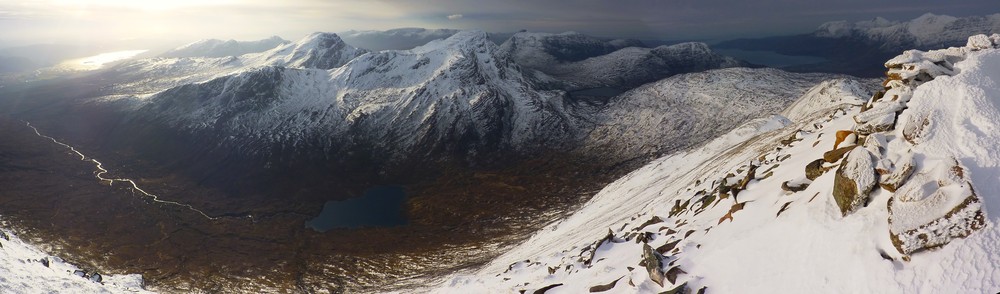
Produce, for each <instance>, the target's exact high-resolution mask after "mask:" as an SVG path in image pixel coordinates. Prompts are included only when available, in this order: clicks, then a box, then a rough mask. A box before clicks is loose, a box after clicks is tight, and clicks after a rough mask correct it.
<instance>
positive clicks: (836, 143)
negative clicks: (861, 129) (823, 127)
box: [833, 130, 854, 149]
mask: <svg viewBox="0 0 1000 294" xmlns="http://www.w3.org/2000/svg"><path fill="white" fill-rule="evenodd" d="M853 134H854V132H852V131H846V130H840V131H837V140H835V141H834V142H833V149H837V147H838V146H840V143H843V142H844V140H845V139H847V137H848V136H850V135H853Z"/></svg>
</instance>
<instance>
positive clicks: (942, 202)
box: [886, 159, 986, 258]
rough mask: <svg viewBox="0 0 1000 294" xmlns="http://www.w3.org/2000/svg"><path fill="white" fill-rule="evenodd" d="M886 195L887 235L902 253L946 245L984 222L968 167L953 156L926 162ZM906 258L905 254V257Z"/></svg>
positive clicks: (970, 232)
mask: <svg viewBox="0 0 1000 294" xmlns="http://www.w3.org/2000/svg"><path fill="white" fill-rule="evenodd" d="M925 167H929V168H928V169H929V170H923V171H921V173H919V174H916V175H913V176H912V178H911V179H909V180H908V181H907V182H906V183H905V184H903V186H902V187H900V189H899V190H898V191H896V193H895V194H893V197H892V198H890V199H889V202H888V203H887V206H886V207H887V209H888V211H889V239H890V240H891V241H892V244H893V246H894V247H896V250H897V251H899V252H900V253H902V254H913V253H917V252H920V251H924V250H928V249H933V248H937V247H941V246H944V245H947V244H948V243H950V242H951V241H952V240H954V239H958V238H965V237H967V236H969V235H970V234H972V233H973V232H975V231H977V230H980V229H982V228H983V227H984V226H986V219H985V215H984V214H983V211H982V203H981V202H980V199H979V196H978V195H977V194H976V191H975V189H973V187H972V183H970V182H969V180H968V178H967V177H966V174H967V171H966V170H965V169H964V168H962V167H961V166H960V165H959V164H958V162H957V161H955V160H954V159H950V160H945V161H944V162H937V164H935V163H934V162H929V163H926V165H925V166H924V167H921V168H922V169H923V168H925ZM904 258H905V257H904Z"/></svg>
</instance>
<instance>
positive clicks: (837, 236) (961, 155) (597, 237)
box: [427, 35, 1000, 293]
mask: <svg viewBox="0 0 1000 294" xmlns="http://www.w3.org/2000/svg"><path fill="white" fill-rule="evenodd" d="M998 48H1000V35H993V36H984V35H978V36H973V37H971V38H969V42H968V45H966V46H964V47H955V48H948V49H943V50H935V51H929V52H921V51H915V50H911V51H907V52H904V53H903V54H902V55H900V56H899V57H896V58H893V59H892V60H890V61H888V62H887V63H886V64H885V65H886V67H887V68H888V72H887V79H886V80H885V83H884V91H880V92H878V93H874V94H872V93H865V92H864V91H863V90H862V89H864V88H865V87H863V86H861V85H858V84H856V82H852V81H848V80H831V81H827V82H824V83H821V84H820V85H817V86H816V87H815V88H813V89H812V90H811V91H809V92H808V93H807V94H805V95H804V96H803V97H801V98H800V99H799V100H798V101H797V102H795V103H794V104H792V105H791V106H790V107H789V108H788V109H786V110H785V111H784V112H783V113H781V115H775V116H772V117H771V118H768V119H760V120H754V121H750V122H748V123H747V124H745V125H744V126H742V127H740V128H737V129H735V130H733V131H732V132H730V133H729V134H727V135H724V136H722V137H720V138H718V139H715V140H714V141H712V142H710V143H708V144H706V145H704V146H702V147H700V148H696V149H692V150H690V151H687V152H681V153H676V154H673V155H669V156H666V157H663V158H660V159H658V160H655V161H653V162H651V163H649V164H648V165H646V166H645V167H642V168H640V169H638V170H636V171H634V172H632V173H631V174H629V175H627V176H625V177H623V178H621V179H619V180H618V181H616V182H615V183H612V184H611V185H608V186H607V187H605V188H604V189H603V190H602V191H600V192H599V193H598V194H597V195H596V196H595V197H594V198H593V199H592V200H591V201H589V202H588V203H587V204H586V205H585V206H584V207H582V208H581V209H580V210H579V211H578V212H576V213H575V214H574V215H572V216H570V217H568V218H567V219H565V220H562V221H560V222H557V223H553V224H551V225H549V226H548V227H546V228H545V229H543V230H541V231H539V232H537V233H536V234H535V235H534V236H533V237H532V238H530V239H529V240H528V241H526V242H524V243H523V244H521V245H519V246H516V247H514V248H512V249H511V250H509V251H508V252H506V253H505V254H503V255H502V256H501V257H499V258H497V259H496V260H495V261H493V262H492V263H490V264H488V265H487V266H485V267H483V268H481V269H476V270H473V271H469V272H464V273H459V274H456V275H453V276H451V277H448V278H446V279H444V280H442V281H441V283H440V284H439V285H436V286H435V287H433V288H431V289H427V291H433V292H439V293H440V292H444V293H506V292H515V293H516V292H521V293H587V292H602V293H637V292H638V293H661V292H664V291H666V292H667V293H774V292H776V293H987V292H989V293H993V292H996V291H997V290H998V289H1000V267H998V266H997V265H998V264H1000V254H998V252H1000V227H998V226H997V225H996V224H997V222H1000V218H998V216H1000V196H998V192H1000V144H997V143H998V142H1000V49H998ZM869 97H870V98H869ZM862 98H867V99H862Z"/></svg>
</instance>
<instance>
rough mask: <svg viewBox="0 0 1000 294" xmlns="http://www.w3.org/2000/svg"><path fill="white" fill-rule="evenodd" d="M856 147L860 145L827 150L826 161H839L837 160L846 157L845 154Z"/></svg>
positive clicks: (824, 156) (824, 154) (824, 158)
mask: <svg viewBox="0 0 1000 294" xmlns="http://www.w3.org/2000/svg"><path fill="white" fill-rule="evenodd" d="M856 147H858V145H851V146H847V147H841V148H839V149H834V150H831V151H827V152H826V153H823V160H826V162H829V163H834V162H837V160H840V158H841V157H844V154H847V152H850V151H851V150H854V148H856Z"/></svg>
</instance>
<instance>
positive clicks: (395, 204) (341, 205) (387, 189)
mask: <svg viewBox="0 0 1000 294" xmlns="http://www.w3.org/2000/svg"><path fill="white" fill-rule="evenodd" d="M405 203H406V193H405V192H404V191H403V188H402V187H396V186H379V187H374V188H370V189H368V190H366V191H365V194H364V195H362V196H361V197H357V198H351V199H347V200H339V201H328V202H326V204H324V205H323V211H322V212H320V213H319V216H317V217H316V218H314V219H312V220H309V221H307V222H306V227H309V228H312V229H313V230H316V231H319V232H326V231H328V230H330V229H337V228H361V227H395V226H401V225H405V224H406V217H405V216H404V214H403V207H404V204H405Z"/></svg>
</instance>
